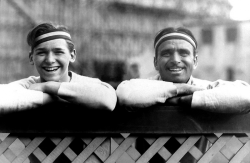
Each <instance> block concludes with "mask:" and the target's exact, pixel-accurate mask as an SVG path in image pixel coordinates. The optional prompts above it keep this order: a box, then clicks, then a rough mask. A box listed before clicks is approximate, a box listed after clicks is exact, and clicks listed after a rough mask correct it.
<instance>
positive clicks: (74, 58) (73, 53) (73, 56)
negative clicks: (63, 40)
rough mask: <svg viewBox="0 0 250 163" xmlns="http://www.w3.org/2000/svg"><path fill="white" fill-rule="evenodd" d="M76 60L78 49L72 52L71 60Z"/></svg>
mask: <svg viewBox="0 0 250 163" xmlns="http://www.w3.org/2000/svg"><path fill="white" fill-rule="evenodd" d="M75 60H76V50H75V49H74V50H73V51H72V52H71V53H70V62H72V63H73V62H75Z"/></svg>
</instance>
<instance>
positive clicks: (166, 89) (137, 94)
mask: <svg viewBox="0 0 250 163" xmlns="http://www.w3.org/2000/svg"><path fill="white" fill-rule="evenodd" d="M198 90H202V88H199V87H195V86H191V85H188V84H173V83H171V82H165V81H159V80H149V79H132V80H129V81H124V82H122V83H121V84H120V85H119V86H118V87H117V90H116V93H117V96H118V99H119V103H120V104H122V105H127V106H134V107H139V108H143V107H149V106H152V105H155V104H158V103H165V102H166V100H167V101H168V102H167V103H168V104H170V105H174V104H177V102H178V101H176V100H175V101H173V100H172V101H171V100H170V99H173V98H174V97H177V96H184V95H192V94H193V92H194V91H198ZM191 99H192V98H191ZM190 103H191V102H190Z"/></svg>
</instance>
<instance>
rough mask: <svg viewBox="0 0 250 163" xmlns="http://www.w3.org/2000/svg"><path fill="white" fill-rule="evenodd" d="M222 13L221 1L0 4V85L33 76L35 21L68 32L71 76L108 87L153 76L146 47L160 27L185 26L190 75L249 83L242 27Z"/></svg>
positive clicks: (24, 0)
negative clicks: (190, 44)
mask: <svg viewBox="0 0 250 163" xmlns="http://www.w3.org/2000/svg"><path fill="white" fill-rule="evenodd" d="M230 9H231V6H230V5H229V3H228V1H227V0H185V1H182V0H71V1H68V0H53V1H51V0H0V36H1V37H0V47H1V51H0V70H1V71H0V83H8V82H11V81H14V80H17V79H20V78H24V77H27V76H30V75H37V74H36V71H35V70H34V68H33V66H32V65H29V60H28V52H29V47H28V45H27V43H26V35H27V33H28V31H29V30H30V29H31V28H33V27H34V26H35V25H36V24H38V23H41V22H53V23H55V24H62V25H66V26H67V27H68V29H69V30H70V32H71V33H72V38H73V40H74V42H75V44H76V50H77V61H76V62H75V63H74V64H72V65H71V69H72V70H73V71H75V72H77V73H79V74H82V75H86V76H91V77H98V78H100V79H101V80H104V81H106V82H110V83H111V84H112V85H113V86H114V87H115V86H116V85H117V84H118V83H119V82H120V81H122V80H124V79H128V78H133V77H138V76H139V77H141V78H146V77H149V76H151V75H153V74H155V73H156V72H155V70H154V67H153V57H154V49H153V40H154V36H155V34H156V33H157V32H158V31H159V30H160V29H162V28H164V27H167V26H186V27H189V28H190V29H191V30H192V31H193V32H194V34H195V36H196V38H197V39H198V42H199V66H198V68H197V70H196V71H195V76H197V77H201V78H204V79H209V80H215V79H218V78H221V79H228V80H234V79H244V80H246V81H248V82H250V76H249V75H248V73H247V70H248V67H249V66H248V64H247V62H248V60H249V59H250V58H249V56H250V52H249V50H250V49H249V48H248V43H250V42H249V41H248V38H250V37H249V36H250V33H249V32H250V30H249V28H248V26H249V25H248V22H234V21H231V20H229V16H228V15H229V11H230ZM132 71H135V72H132Z"/></svg>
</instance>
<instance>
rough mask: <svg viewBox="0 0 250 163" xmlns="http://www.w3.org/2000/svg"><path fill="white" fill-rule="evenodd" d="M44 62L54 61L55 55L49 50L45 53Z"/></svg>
mask: <svg viewBox="0 0 250 163" xmlns="http://www.w3.org/2000/svg"><path fill="white" fill-rule="evenodd" d="M45 62H46V63H54V62H55V56H54V54H53V52H49V53H48V54H47V55H46V58H45Z"/></svg>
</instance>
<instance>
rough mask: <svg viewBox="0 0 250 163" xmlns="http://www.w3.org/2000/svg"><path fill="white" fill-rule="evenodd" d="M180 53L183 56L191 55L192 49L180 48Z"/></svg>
mask: <svg viewBox="0 0 250 163" xmlns="http://www.w3.org/2000/svg"><path fill="white" fill-rule="evenodd" d="M179 54H180V55H181V56H183V57H186V56H189V54H190V51H189V50H186V49H181V50H179Z"/></svg>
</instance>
